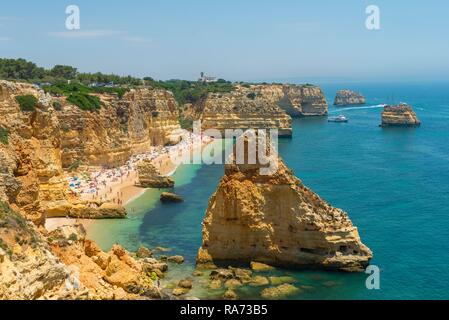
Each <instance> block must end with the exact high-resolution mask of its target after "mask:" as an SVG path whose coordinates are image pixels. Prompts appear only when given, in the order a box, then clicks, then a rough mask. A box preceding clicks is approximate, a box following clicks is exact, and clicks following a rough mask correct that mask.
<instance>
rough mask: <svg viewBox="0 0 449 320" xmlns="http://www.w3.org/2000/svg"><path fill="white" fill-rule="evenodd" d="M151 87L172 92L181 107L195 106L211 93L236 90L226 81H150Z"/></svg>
mask: <svg viewBox="0 0 449 320" xmlns="http://www.w3.org/2000/svg"><path fill="white" fill-rule="evenodd" d="M149 85H151V86H152V87H154V88H159V89H165V90H168V91H171V92H172V93H173V95H174V97H175V99H176V101H177V102H178V104H179V105H180V106H182V105H184V104H186V103H192V104H194V103H196V102H198V101H200V100H201V99H204V98H205V97H206V96H207V95H208V94H209V93H226V92H231V91H234V90H235V87H234V85H233V84H232V83H231V82H228V81H225V80H219V81H218V82H211V83H203V82H198V81H187V80H168V81H149Z"/></svg>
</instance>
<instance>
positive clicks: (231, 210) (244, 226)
mask: <svg viewBox="0 0 449 320" xmlns="http://www.w3.org/2000/svg"><path fill="white" fill-rule="evenodd" d="M272 156H273V157H275V159H274V160H275V161H277V171H276V172H275V173H273V174H271V175H262V174H261V173H260V170H259V169H260V165H248V164H237V163H236V162H235V158H236V157H234V158H233V160H232V161H231V163H230V164H227V165H226V166H225V175H224V176H223V178H222V179H221V181H220V183H219V185H218V188H217V190H216V192H215V193H214V194H213V195H212V197H211V198H210V200H209V206H208V208H207V211H206V216H205V218H204V221H203V240H202V246H201V248H200V249H199V252H198V257H197V264H198V267H214V266H228V265H233V264H234V265H242V264H243V265H245V264H249V263H250V262H251V261H259V262H264V263H268V264H271V265H274V266H281V267H282V266H283V267H293V268H317V269H331V270H344V271H362V270H363V269H365V267H366V266H367V265H368V264H369V261H370V259H371V258H372V253H371V251H370V249H369V248H368V247H367V246H365V245H364V244H363V243H362V242H361V240H360V237H359V233H358V230H357V228H356V227H355V226H354V225H353V224H352V222H351V220H350V219H349V217H348V215H347V214H346V213H345V212H344V211H343V210H341V209H337V208H334V207H332V206H331V205H330V204H329V203H327V202H326V201H324V200H323V199H321V198H320V197H319V196H318V195H317V194H316V193H314V192H313V191H312V190H310V189H308V188H307V187H305V186H304V185H303V184H302V182H301V181H300V180H299V179H298V178H296V177H295V176H294V175H293V173H292V172H291V170H289V169H288V168H287V167H286V165H285V164H284V163H283V161H282V160H281V159H280V158H279V157H278V156H277V155H272Z"/></svg>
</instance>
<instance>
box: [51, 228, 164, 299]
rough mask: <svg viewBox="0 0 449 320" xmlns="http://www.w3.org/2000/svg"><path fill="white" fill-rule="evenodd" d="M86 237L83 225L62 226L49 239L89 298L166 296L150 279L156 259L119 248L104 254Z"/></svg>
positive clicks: (117, 246)
mask: <svg viewBox="0 0 449 320" xmlns="http://www.w3.org/2000/svg"><path fill="white" fill-rule="evenodd" d="M85 236H86V233H85V231H84V228H83V227H82V226H65V227H61V228H59V229H57V230H55V231H53V232H52V233H50V234H49V236H48V239H49V241H50V246H51V249H52V251H53V252H54V253H55V254H56V255H57V256H58V257H59V258H60V259H61V261H62V262H63V263H64V264H65V265H66V266H67V267H68V268H71V269H72V270H75V271H76V275H77V280H78V281H79V283H80V284H81V285H82V286H84V287H85V288H86V289H87V290H88V293H89V295H88V298H89V299H102V300H123V299H139V298H140V299H141V298H150V299H162V298H164V297H167V296H166V295H165V294H164V293H162V292H161V291H160V290H159V289H158V288H157V287H156V285H155V284H154V283H153V280H152V278H153V277H152V273H153V270H154V265H155V264H156V263H159V262H157V261H153V260H155V259H151V258H149V259H148V258H147V259H135V258H133V257H132V256H131V255H130V254H129V253H128V252H127V251H126V250H125V249H123V248H122V247H121V246H119V245H114V246H113V247H112V249H111V251H110V252H109V253H106V252H103V251H102V250H101V249H100V247H99V246H98V245H97V244H96V243H95V242H93V241H90V240H87V239H86V238H85ZM147 261H148V262H147ZM166 270H167V269H165V271H166Z"/></svg>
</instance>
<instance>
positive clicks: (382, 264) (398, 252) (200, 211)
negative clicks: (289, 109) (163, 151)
mask: <svg viewBox="0 0 449 320" xmlns="http://www.w3.org/2000/svg"><path fill="white" fill-rule="evenodd" d="M321 87H322V88H323V90H324V92H325V94H326V97H327V99H328V101H329V104H330V107H329V112H330V114H332V115H338V114H344V115H345V116H346V117H347V118H348V119H349V122H348V123H328V122H327V119H326V118H325V117H316V118H302V119H294V121H293V138H292V139H282V140H281V141H280V143H279V151H280V154H281V156H282V157H283V159H284V160H285V162H286V164H287V165H288V166H289V167H290V168H292V169H293V171H294V173H295V175H296V176H298V177H299V178H300V179H301V180H302V181H303V182H304V184H305V185H307V186H308V187H310V188H311V189H313V190H314V191H315V192H317V193H318V194H319V195H320V196H321V197H322V198H324V199H325V200H327V201H328V202H330V203H331V204H332V205H333V206H335V207H339V208H342V209H344V210H345V211H346V212H348V214H349V216H350V218H351V220H352V221H353V223H354V224H355V225H356V226H357V227H358V228H359V233H360V236H361V239H362V241H363V242H364V243H365V244H366V245H367V246H368V247H369V248H370V249H371V250H372V251H373V254H374V259H373V260H372V264H374V265H376V266H378V267H379V268H380V270H381V273H380V289H379V290H368V289H367V288H366V286H365V281H366V278H367V276H368V275H367V274H363V273H360V274H350V273H340V272H312V271H291V270H280V269H278V270H276V271H274V272H273V273H272V275H290V276H293V277H295V278H296V279H297V283H296V284H295V285H296V286H297V287H299V288H301V290H300V292H299V293H298V294H297V295H296V296H293V297H290V298H291V299H448V298H449V272H448V266H449V83H382V84H375V83H366V84H360V83H359V84H355V83H345V84H343V83H342V84H330V85H328V84H322V85H321ZM346 88H349V89H354V90H356V91H360V92H361V93H363V94H364V95H365V96H366V98H367V104H366V105H365V106H361V107H350V108H336V107H333V106H331V104H332V102H333V98H334V96H335V93H336V91H337V90H338V89H346ZM399 102H407V103H409V104H410V105H411V106H413V108H414V110H415V111H416V113H417V115H418V117H419V118H420V120H421V121H422V126H421V127H419V128H380V127H379V124H380V122H381V111H382V108H381V106H379V105H380V104H383V103H399ZM222 175H223V166H221V165H212V166H201V165H185V166H181V167H180V168H179V169H178V170H177V172H176V173H175V175H174V179H175V181H176V187H175V190H174V191H175V192H176V193H178V194H180V195H182V196H183V197H184V198H185V202H184V203H180V204H170V205H164V204H161V203H160V202H159V196H160V193H161V192H162V191H164V190H148V191H146V192H145V193H144V194H143V195H142V196H141V197H140V198H138V199H136V200H135V201H133V202H132V203H130V204H129V205H128V206H127V207H128V211H129V218H128V219H126V220H108V221H96V222H94V223H93V224H92V225H91V226H90V227H89V230H88V231H89V236H90V237H91V238H93V239H94V240H97V241H98V242H99V243H100V245H101V246H102V247H103V248H104V249H109V248H110V247H111V246H112V245H113V244H114V243H116V242H118V243H120V244H122V245H124V246H125V247H126V248H127V249H129V250H135V249H137V248H138V246H139V245H141V244H144V245H147V246H149V247H154V246H163V247H169V248H171V249H172V253H173V254H181V255H183V256H185V258H186V263H185V264H184V265H183V266H181V267H173V268H172V270H173V271H172V273H171V275H170V277H171V278H170V279H168V280H166V281H176V280H177V279H181V278H185V277H187V276H190V273H191V272H192V271H193V270H194V263H195V256H196V253H197V251H198V248H199V247H200V245H201V222H202V219H203V217H204V213H205V210H206V208H207V205H208V200H209V197H210V196H211V195H212V194H213V192H214V191H215V190H216V187H217V185H218V182H219V179H220V178H221V176H222ZM267 275H271V274H267ZM196 281H197V282H199V283H197V284H196V285H195V288H196V289H194V290H193V291H192V293H191V295H195V296H198V297H200V298H208V297H209V298H217V297H220V296H221V294H222V291H212V290H206V289H202V285H203V284H204V285H207V275H205V276H204V277H203V278H200V279H199V280H196ZM261 289H263V288H248V287H245V288H241V289H239V290H237V293H238V294H239V296H240V297H241V298H253V299H258V298H260V290H261Z"/></svg>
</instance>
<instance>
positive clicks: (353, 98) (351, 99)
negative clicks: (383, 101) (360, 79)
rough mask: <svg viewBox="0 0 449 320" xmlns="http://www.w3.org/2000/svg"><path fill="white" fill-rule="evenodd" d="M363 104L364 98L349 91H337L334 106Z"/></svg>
mask: <svg viewBox="0 0 449 320" xmlns="http://www.w3.org/2000/svg"><path fill="white" fill-rule="evenodd" d="M365 103H366V99H365V97H364V96H362V95H361V94H360V93H357V92H354V91H351V90H340V91H338V92H337V95H336V96H335V101H334V105H335V106H350V105H358V104H365Z"/></svg>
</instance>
